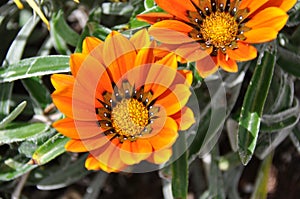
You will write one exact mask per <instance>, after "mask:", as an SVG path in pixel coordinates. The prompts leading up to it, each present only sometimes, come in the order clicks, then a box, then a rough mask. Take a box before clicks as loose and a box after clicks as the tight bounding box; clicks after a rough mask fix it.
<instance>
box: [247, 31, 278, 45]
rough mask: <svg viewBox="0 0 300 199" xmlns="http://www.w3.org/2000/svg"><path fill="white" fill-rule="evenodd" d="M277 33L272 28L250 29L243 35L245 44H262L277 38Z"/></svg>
mask: <svg viewBox="0 0 300 199" xmlns="http://www.w3.org/2000/svg"><path fill="white" fill-rule="evenodd" d="M277 34H278V31H276V30H274V29H273V28H269V27H267V28H258V29H252V30H250V31H247V32H245V33H244V35H245V37H246V40H245V41H244V42H247V43H263V42H268V41H271V40H273V39H275V38H276V37H277Z"/></svg>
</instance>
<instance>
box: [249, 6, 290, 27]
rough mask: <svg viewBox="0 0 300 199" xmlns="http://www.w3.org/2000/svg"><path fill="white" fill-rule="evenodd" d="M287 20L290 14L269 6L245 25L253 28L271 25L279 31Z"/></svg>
mask: <svg viewBox="0 0 300 199" xmlns="http://www.w3.org/2000/svg"><path fill="white" fill-rule="evenodd" d="M287 20H288V15H287V14H286V13H285V12H284V11H283V10H281V9H280V8H276V7H269V8H266V9H264V10H262V11H260V12H259V13H257V14H255V15H254V16H253V17H252V18H251V19H250V20H249V21H248V22H247V23H246V24H245V25H246V26H247V27H251V28H252V29H258V28H264V27H269V28H273V29H274V30H276V31H279V30H281V29H282V27H283V26H284V25H285V23H286V21H287Z"/></svg>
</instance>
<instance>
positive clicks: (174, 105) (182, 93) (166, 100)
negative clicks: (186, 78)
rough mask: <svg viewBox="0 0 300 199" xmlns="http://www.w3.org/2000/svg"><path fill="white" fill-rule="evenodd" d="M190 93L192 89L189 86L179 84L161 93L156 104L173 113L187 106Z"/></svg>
mask: <svg viewBox="0 0 300 199" xmlns="http://www.w3.org/2000/svg"><path fill="white" fill-rule="evenodd" d="M190 95H191V91H190V88H189V87H188V86H186V85H184V84H177V85H174V86H172V87H171V88H170V89H169V90H167V91H166V92H164V93H163V94H162V95H160V96H159V97H158V98H157V100H156V102H155V105H158V106H160V109H162V110H164V111H165V112H166V114H167V115H173V114H174V113H177V112H178V111H179V110H181V109H182V108H183V107H184V106H185V104H186V103H187V101H188V99H189V97H190ZM160 111H161V110H160Z"/></svg>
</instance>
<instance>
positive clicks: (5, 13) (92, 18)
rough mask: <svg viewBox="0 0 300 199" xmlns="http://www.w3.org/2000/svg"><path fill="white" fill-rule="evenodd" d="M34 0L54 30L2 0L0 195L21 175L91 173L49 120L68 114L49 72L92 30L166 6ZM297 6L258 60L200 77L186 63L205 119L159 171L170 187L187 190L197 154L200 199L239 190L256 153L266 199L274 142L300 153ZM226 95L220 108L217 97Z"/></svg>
mask: <svg viewBox="0 0 300 199" xmlns="http://www.w3.org/2000/svg"><path fill="white" fill-rule="evenodd" d="M37 2H38V4H39V7H40V8H41V10H42V11H43V12H44V14H45V16H46V17H47V18H48V19H49V22H50V30H49V31H48V29H47V27H46V25H45V24H44V23H43V22H42V21H41V20H40V19H39V17H38V16H36V15H35V14H34V13H33V11H32V9H31V7H30V6H29V5H28V4H26V3H25V2H24V8H23V9H22V10H19V9H18V7H17V6H16V5H15V4H13V3H12V1H8V2H5V1H4V2H2V3H0V36H1V38H2V39H1V41H2V45H1V50H0V61H1V62H2V66H1V67H0V99H1V100H0V193H1V192H2V193H3V194H5V195H8V196H10V195H12V194H17V196H20V194H22V193H21V192H18V191H16V189H14V187H13V186H12V184H17V183H19V182H21V181H19V178H20V177H21V178H24V179H27V181H26V182H24V184H23V186H27V185H31V186H36V187H37V189H41V190H54V189H58V188H62V187H67V186H69V185H70V184H72V183H76V182H78V181H79V180H80V179H82V178H84V177H85V176H87V175H88V174H90V173H91V172H90V171H87V170H85V168H84V159H85V157H84V155H79V156H74V155H72V154H69V153H66V152H65V149H64V145H65V143H66V142H67V141H68V138H65V137H63V136H62V135H61V134H59V133H58V132H56V131H55V130H54V129H53V128H52V127H51V123H52V122H53V121H55V120H57V119H59V118H61V117H63V116H62V114H61V113H60V112H59V111H58V110H57V109H56V108H55V107H54V105H53V104H52V101H51V96H50V93H51V92H52V91H53V88H52V86H51V84H50V82H49V75H51V74H54V73H67V72H69V70H70V69H69V63H68V62H69V55H70V54H71V53H72V52H79V51H81V45H82V41H83V39H84V38H85V37H86V36H96V37H98V38H100V39H102V40H103V39H105V37H106V36H107V35H108V34H109V33H110V32H111V31H112V30H118V31H120V32H122V33H123V34H124V35H126V36H130V35H132V33H133V32H136V31H137V30H139V29H141V28H143V27H146V26H147V24H146V23H144V22H141V21H138V20H137V19H136V18H135V16H136V15H137V14H138V13H142V12H143V13H148V12H153V11H160V10H161V9H160V8H159V7H157V6H156V4H155V3H154V1H153V0H144V1H143V0H128V1H124V2H123V1H121V2H120V1H102V0H82V1H80V3H79V4H77V3H75V2H74V1H71V0H69V1H58V0H53V1H50V0H44V1H37ZM299 14H300V2H298V3H297V4H296V5H295V6H294V8H293V9H291V10H290V11H289V15H290V18H289V21H288V23H287V25H286V27H285V28H284V29H283V30H282V31H281V32H280V33H279V35H278V38H277V39H276V40H275V41H272V42H269V43H266V44H262V45H260V46H257V48H258V49H259V56H258V57H257V59H255V60H253V61H249V62H244V63H239V72H237V73H225V72H222V71H220V72H219V73H218V74H219V75H215V76H213V77H211V78H207V79H206V80H203V79H201V78H200V77H199V75H198V74H197V72H196V71H195V70H193V68H194V66H193V63H189V64H188V65H183V67H187V68H189V69H192V70H193V71H194V82H193V89H194V91H195V93H196V95H197V97H198V101H199V108H200V110H201V115H200V118H197V121H199V122H200V124H201V125H199V128H198V129H196V130H192V131H188V132H187V133H189V134H194V135H195V137H194V139H193V140H192V142H191V145H190V146H189V149H188V150H187V151H186V152H185V153H184V154H183V155H182V156H181V157H180V158H179V159H178V160H177V161H175V162H174V163H173V164H171V165H170V166H168V167H167V168H164V169H163V170H161V171H160V172H161V174H162V175H161V176H165V177H166V176H167V177H166V178H165V177H164V178H162V181H163V182H164V183H163V184H164V185H165V187H164V189H168V187H167V186H169V184H170V183H171V185H172V188H171V190H172V191H173V196H174V197H175V198H186V197H187V195H188V180H189V172H188V171H189V170H190V172H195V169H196V170H197V169H198V170H199V169H200V167H195V166H193V164H195V162H197V161H199V160H201V161H202V162H203V165H205V168H206V169H204V171H205V173H206V175H207V178H205V177H204V178H203V181H204V182H202V183H205V187H206V189H205V190H204V191H203V193H202V195H201V197H200V198H202V199H205V198H211V197H213V198H221V199H222V198H224V199H225V198H232V199H236V198H239V195H238V191H237V188H238V187H237V186H238V185H237V184H238V182H239V179H240V177H241V173H242V172H243V170H244V167H242V166H241V165H247V164H248V163H249V161H251V158H252V156H255V157H257V158H258V159H260V160H262V163H261V168H260V170H259V172H258V176H257V179H256V186H255V190H254V192H253V196H252V198H266V194H267V193H266V191H267V190H266V180H267V179H268V173H269V170H270V165H271V163H272V157H273V156H274V150H275V149H276V147H277V146H279V145H280V144H281V143H282V142H283V141H284V140H287V139H291V140H292V143H294V145H295V147H296V148H297V149H298V150H299V151H300V148H299V146H300V133H299V132H300V130H299V129H300V125H299V117H300V114H299V110H300V109H299V101H298V98H297V95H298V96H299V93H296V91H298V92H299V77H300V48H299V44H300V34H299V32H300V18H299ZM212 90H213V91H212ZM208 93H210V96H208ZM224 98H225V99H226V101H225V102H224V101H222V99H224ZM220 103H222V104H223V106H217V105H216V104H220ZM224 103H225V104H224ZM224 138H226V139H228V140H229V141H227V142H226V141H225V143H226V144H228V145H230V150H228V149H227V150H221V142H222V141H224ZM180 141H181V142H182V139H180ZM185 141H186V140H184V142H185ZM183 144H186V143H183ZM228 148H229V147H228ZM174 151H175V153H176V149H174ZM238 156H239V157H238ZM106 177H107V174H104V173H102V172H98V174H97V176H96V177H95V178H94V181H93V182H91V183H90V184H89V185H88V186H90V187H91V188H92V189H94V190H95V189H99V190H101V186H100V185H101V184H102V185H103V180H105V179H106ZM204 179H205V180H204ZM170 180H171V182H170ZM229 185H231V186H229ZM164 193H165V192H164ZM98 194H99V191H98V192H97V193H86V198H97V197H98ZM165 197H166V198H167V194H166V195H165ZM0 198H1V194H0Z"/></svg>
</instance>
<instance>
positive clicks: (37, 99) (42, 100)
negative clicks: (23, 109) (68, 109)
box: [22, 77, 52, 114]
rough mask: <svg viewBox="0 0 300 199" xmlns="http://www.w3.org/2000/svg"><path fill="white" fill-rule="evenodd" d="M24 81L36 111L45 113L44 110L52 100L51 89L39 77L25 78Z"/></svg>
mask: <svg viewBox="0 0 300 199" xmlns="http://www.w3.org/2000/svg"><path fill="white" fill-rule="evenodd" d="M22 83H23V86H24V87H25V89H26V90H27V92H28V93H29V95H30V98H31V99H32V101H33V106H34V111H35V113H36V114H43V110H44V109H45V108H46V107H47V106H48V105H49V104H51V102H52V100H51V96H50V92H49V90H48V89H47V88H46V87H45V86H44V85H43V82H42V81H41V79H40V78H37V77H31V78H27V79H23V80H22Z"/></svg>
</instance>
